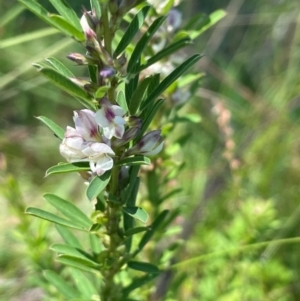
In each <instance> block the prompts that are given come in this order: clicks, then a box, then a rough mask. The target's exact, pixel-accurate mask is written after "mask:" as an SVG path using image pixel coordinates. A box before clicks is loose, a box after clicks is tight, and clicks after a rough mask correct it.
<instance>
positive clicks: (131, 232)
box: [124, 227, 149, 236]
mask: <svg viewBox="0 0 300 301" xmlns="http://www.w3.org/2000/svg"><path fill="white" fill-rule="evenodd" d="M148 230H149V227H135V228H131V229H128V230H127V231H125V233H124V235H125V236H132V235H134V234H137V233H141V232H145V231H148Z"/></svg>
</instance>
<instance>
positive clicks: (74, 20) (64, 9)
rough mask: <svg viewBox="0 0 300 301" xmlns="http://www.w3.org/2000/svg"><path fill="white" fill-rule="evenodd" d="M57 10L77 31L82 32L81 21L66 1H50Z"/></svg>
mask: <svg viewBox="0 0 300 301" xmlns="http://www.w3.org/2000/svg"><path fill="white" fill-rule="evenodd" d="M49 1H50V2H51V3H52V5H53V6H54V7H55V9H56V10H57V11H58V12H59V14H60V15H62V16H63V17H64V18H65V19H66V20H68V21H69V22H70V23H71V24H72V25H73V26H74V27H75V28H76V29H77V30H79V31H82V28H81V25H80V22H79V19H78V17H77V15H76V13H75V11H74V10H73V9H72V8H71V6H70V5H69V4H68V3H67V2H66V1H65V0H49Z"/></svg>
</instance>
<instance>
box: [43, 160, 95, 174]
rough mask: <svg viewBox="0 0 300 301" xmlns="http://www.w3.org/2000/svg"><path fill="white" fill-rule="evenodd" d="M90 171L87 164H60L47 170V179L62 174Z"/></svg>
mask: <svg viewBox="0 0 300 301" xmlns="http://www.w3.org/2000/svg"><path fill="white" fill-rule="evenodd" d="M90 169H91V168H90V166H89V164H88V163H87V162H74V163H59V164H58V165H55V166H52V167H50V168H48V169H47V171H46V177H47V176H50V175H54V174H60V173H69V172H81V171H89V170H90Z"/></svg>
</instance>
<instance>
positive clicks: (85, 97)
mask: <svg viewBox="0 0 300 301" xmlns="http://www.w3.org/2000/svg"><path fill="white" fill-rule="evenodd" d="M34 66H35V67H38V68H40V69H39V72H41V73H42V74H43V75H44V76H46V77H47V78H48V79H49V80H50V81H51V82H52V83H54V84H55V85H56V86H58V87H59V88H61V89H63V90H64V91H66V92H68V93H69V94H71V95H72V96H75V97H76V98H78V99H80V100H79V101H80V102H81V103H82V104H83V105H84V106H85V107H87V108H88V109H92V110H93V109H94V105H93V104H92V102H91V100H92V97H91V96H90V95H89V94H88V93H87V92H85V91H84V90H83V89H81V88H80V87H79V86H77V85H76V84H75V83H73V82H72V81H71V80H70V79H69V78H67V77H65V76H63V75H62V74H61V73H60V72H58V71H56V70H54V69H52V68H44V67H43V66H41V65H40V64H34Z"/></svg>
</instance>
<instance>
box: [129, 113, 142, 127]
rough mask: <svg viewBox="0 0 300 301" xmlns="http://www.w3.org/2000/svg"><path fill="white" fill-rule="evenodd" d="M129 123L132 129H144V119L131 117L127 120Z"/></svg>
mask: <svg viewBox="0 0 300 301" xmlns="http://www.w3.org/2000/svg"><path fill="white" fill-rule="evenodd" d="M127 123H128V125H129V126H131V127H137V128H139V129H140V128H141V127H142V124H143V122H142V119H141V118H139V117H137V116H130V117H129V118H128V120H127Z"/></svg>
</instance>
